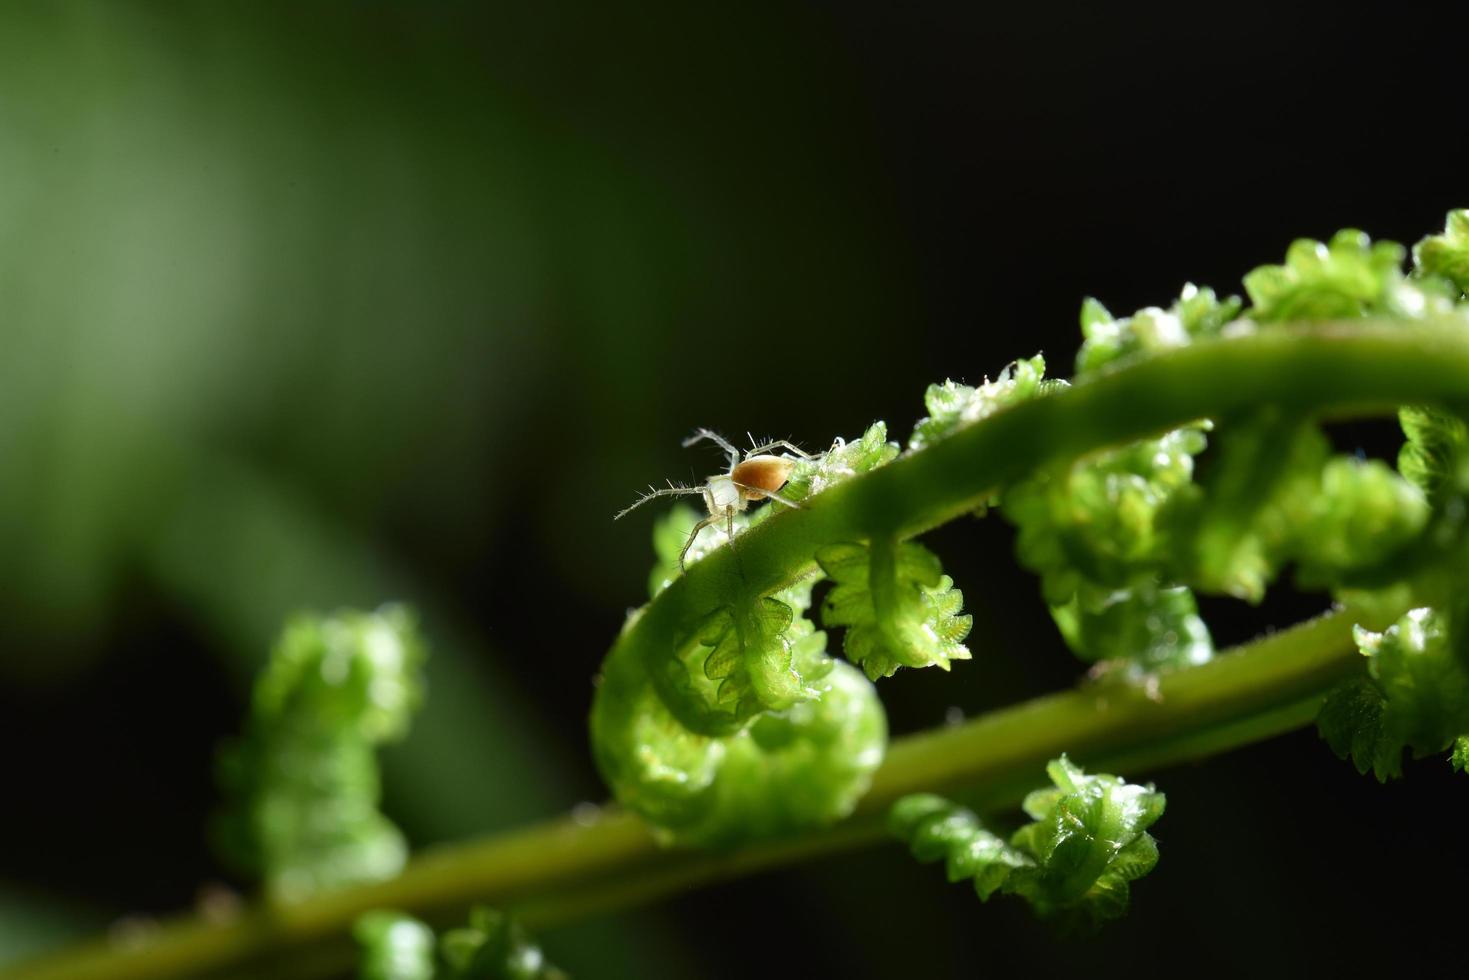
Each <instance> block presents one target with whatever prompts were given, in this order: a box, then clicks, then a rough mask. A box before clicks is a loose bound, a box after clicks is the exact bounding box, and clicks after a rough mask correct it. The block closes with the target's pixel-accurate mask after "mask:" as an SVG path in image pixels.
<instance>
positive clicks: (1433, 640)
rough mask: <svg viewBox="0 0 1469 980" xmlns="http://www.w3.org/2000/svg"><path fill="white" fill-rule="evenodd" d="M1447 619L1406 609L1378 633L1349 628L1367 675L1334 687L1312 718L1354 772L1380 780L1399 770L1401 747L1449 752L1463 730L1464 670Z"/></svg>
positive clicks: (1467, 718) (1468, 724) (1467, 689)
mask: <svg viewBox="0 0 1469 980" xmlns="http://www.w3.org/2000/svg"><path fill="white" fill-rule="evenodd" d="M1452 625H1454V624H1453V621H1452V619H1451V618H1450V617H1446V616H1444V615H1442V614H1439V613H1436V612H1434V611H1433V610H1431V609H1414V610H1413V611H1411V612H1409V613H1408V614H1407V615H1406V616H1404V617H1403V618H1402V619H1400V620H1398V621H1397V622H1396V623H1394V624H1393V625H1392V626H1390V627H1388V628H1387V630H1385V631H1384V632H1381V633H1374V632H1372V631H1370V630H1364V629H1361V628H1360V627H1358V628H1357V630H1356V631H1355V637H1356V641H1357V646H1358V647H1359V648H1360V649H1361V651H1362V655H1363V656H1365V657H1367V659H1368V668H1367V669H1368V677H1367V678H1365V679H1358V680H1355V681H1351V682H1348V683H1346V684H1344V685H1342V686H1341V687H1339V688H1337V690H1336V691H1334V692H1333V693H1332V694H1331V696H1330V697H1328V698H1327V700H1326V703H1325V704H1324V705H1323V706H1322V709H1321V714H1320V716H1319V717H1318V719H1317V723H1318V725H1319V727H1320V730H1321V735H1322V737H1323V738H1325V739H1326V741H1327V743H1328V744H1329V745H1330V746H1331V747H1332V749H1333V750H1334V751H1335V752H1336V753H1337V755H1340V756H1341V757H1342V758H1350V759H1351V760H1352V762H1353V764H1355V765H1356V767H1357V771H1358V772H1361V773H1367V772H1368V771H1371V772H1372V773H1373V774H1375V775H1376V776H1377V778H1378V779H1379V780H1381V781H1384V782H1385V781H1386V780H1388V779H1390V778H1392V777H1394V776H1400V775H1402V767H1403V750H1404V749H1410V750H1412V752H1413V754H1414V756H1415V757H1416V756H1423V755H1428V754H1431V753H1436V752H1444V751H1448V750H1449V749H1451V748H1454V749H1455V751H1456V753H1457V744H1458V739H1459V738H1460V736H1462V735H1464V734H1465V733H1466V732H1469V670H1466V667H1465V664H1464V661H1463V659H1462V655H1461V653H1460V652H1459V651H1458V650H1456V649H1454V646H1453V644H1452V643H1451V642H1450V640H1451V629H1450V627H1451V626H1452Z"/></svg>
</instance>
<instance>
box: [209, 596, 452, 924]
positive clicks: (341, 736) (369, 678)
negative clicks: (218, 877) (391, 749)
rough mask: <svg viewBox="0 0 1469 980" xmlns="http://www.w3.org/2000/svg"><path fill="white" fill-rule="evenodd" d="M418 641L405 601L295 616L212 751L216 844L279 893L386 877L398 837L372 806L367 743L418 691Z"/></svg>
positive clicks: (299, 893)
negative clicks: (234, 726) (244, 715)
mask: <svg viewBox="0 0 1469 980" xmlns="http://www.w3.org/2000/svg"><path fill="white" fill-rule="evenodd" d="M423 660H424V648H423V644H422V642H421V640H420V639H419V637H418V633H417V630H416V627H415V623H414V620H413V616H412V615H411V614H410V613H409V612H408V611H407V610H406V609H404V608H402V607H385V608H384V609H382V610H380V611H378V612H376V613H360V612H342V613H338V614H336V615H334V616H327V617H321V616H301V617H297V618H296V619H293V620H292V621H291V622H290V623H289V624H288V625H287V626H286V629H285V631H284V633H283V634H282V635H281V638H280V640H279V642H278V643H277V644H276V647H275V649H274V650H273V651H272V653H271V658H270V662H269V664H268V665H267V667H266V669H265V671H264V673H263V674H262V675H261V677H260V679H259V680H258V681H257V682H256V686H255V694H254V699H253V701H252V705H251V714H250V718H249V720H248V722H247V725H246V731H245V736H244V738H243V739H242V740H240V741H239V742H236V743H232V744H228V745H226V746H224V747H223V748H222V749H221V752H220V755H219V773H220V780H221V783H222V784H223V788H224V791H225V795H226V798H227V803H228V809H227V811H226V812H225V813H224V814H223V815H222V816H221V819H220V822H219V832H220V835H221V838H222V843H223V845H224V847H225V849H226V852H227V853H228V854H229V856H230V857H232V858H233V860H234V861H235V862H236V863H237V864H239V865H240V866H241V867H242V868H243V869H244V870H247V871H250V872H254V873H256V874H259V875H260V876H261V877H263V878H264V881H265V886H266V890H267V892H268V893H269V894H270V895H271V896H272V897H273V898H275V899H277V900H283V901H294V900H298V899H302V898H305V897H307V896H309V895H312V894H315V893H317V892H320V891H324V890H328V889H332V888H338V887H342V886H344V885H348V884H352V883H357V882H366V881H378V880H381V879H384V878H390V877H392V876H393V875H395V874H397V873H398V871H399V870H401V868H402V866H403V863H404V861H405V859H406V855H407V848H406V845H405V843H404V841H403V837H402V835H401V834H400V833H399V832H398V829H397V828H396V827H394V826H393V825H392V823H390V822H389V821H388V819H387V818H386V817H384V816H383V815H382V814H381V813H379V812H378V809H377V806H378V800H379V796H380V793H381V790H380V785H379V775H378V768H377V759H376V755H375V750H376V747H377V746H378V745H380V744H383V743H385V742H390V741H394V740H397V739H400V738H402V737H403V736H404V735H405V734H406V733H407V730H408V723H409V720H410V718H411V716H412V713H413V711H414V710H415V709H416V708H417V707H418V705H419V704H420V702H421V701H422V697H423V682H422V668H423Z"/></svg>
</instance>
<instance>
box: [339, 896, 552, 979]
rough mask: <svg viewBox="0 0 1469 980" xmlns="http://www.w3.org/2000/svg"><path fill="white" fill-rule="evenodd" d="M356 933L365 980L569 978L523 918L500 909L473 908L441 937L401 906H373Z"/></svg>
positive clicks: (361, 977) (354, 933) (359, 959)
mask: <svg viewBox="0 0 1469 980" xmlns="http://www.w3.org/2000/svg"><path fill="white" fill-rule="evenodd" d="M352 934H353V936H354V937H355V938H356V940H357V945H358V951H359V954H358V967H357V969H358V973H357V976H358V977H359V978H360V980H566V974H565V973H563V972H562V971H561V970H559V969H557V968H556V967H555V966H553V965H552V964H551V963H549V962H547V960H546V956H545V954H544V953H542V952H541V949H540V947H539V946H537V945H536V943H535V941H534V940H532V939H531V937H530V935H529V934H528V933H526V931H525V929H524V928H523V927H522V926H521V925H520V923H519V922H517V921H516V920H515V919H514V918H513V917H512V916H509V915H507V914H505V913H504V912H500V911H498V910H496V909H491V908H483V907H480V908H475V909H473V910H471V911H470V913H469V925H468V926H467V927H465V928H460V929H451V930H449V931H448V932H445V933H444V934H443V935H442V936H440V937H439V938H438V940H437V942H436V941H435V938H434V933H433V930H432V929H430V928H429V927H428V926H426V925H424V924H423V923H422V922H419V921H418V920H417V919H414V918H412V917H410V916H407V915H404V914H402V913H400V912H389V911H373V912H368V913H367V914H365V915H363V916H362V917H361V918H359V919H358V920H357V925H356V926H355V927H354V929H353V930H352ZM436 950H437V955H435V951H436Z"/></svg>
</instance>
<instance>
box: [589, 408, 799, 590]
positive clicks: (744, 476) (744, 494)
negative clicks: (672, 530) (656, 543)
mask: <svg viewBox="0 0 1469 980" xmlns="http://www.w3.org/2000/svg"><path fill="white" fill-rule="evenodd" d="M701 439H708V440H709V441H711V442H713V443H715V444H716V445H718V446H719V447H720V448H721V449H723V450H724V451H725V452H726V453H728V454H729V471H728V472H726V473H719V474H716V475H714V476H711V477H709V479H708V481H707V482H706V483H705V484H704V485H703V486H702V487H685V486H680V485H678V484H675V483H671V482H670V483H669V484H668V486H667V487H664V488H662V489H656V490H655V489H654V488H652V487H649V488H648V492H647V493H645V494H643V495H642V496H641V497H639V498H638V499H637V500H636V501H634V502H633V504H632V506H630V507H627V508H625V509H624V510H622V511H620V512H618V513H617V514H616V515H614V516H613V518H612V519H613V520H614V521H615V520H618V519H619V518H621V517H623V516H624V515H626V514H629V513H631V512H632V511H634V510H637V509H638V508H639V507H641V506H642V505H643V504H646V503H647V502H648V501H650V500H653V499H655V498H657V497H682V496H690V495H695V494H697V495H699V496H702V497H703V498H704V506H705V508H706V509H707V510H708V511H709V516H708V517H705V518H704V519H703V520H701V521H699V523H697V524H695V525H694V527H693V529H692V530H691V531H689V539H688V541H686V542H685V543H684V546H683V550H682V551H680V552H679V553H678V567H679V568H683V567H684V558H685V557H686V556H687V555H688V553H689V549H690V548H692V547H693V546H694V541H695V539H697V538H698V536H699V532H700V531H702V530H704V528H706V527H708V526H709V525H711V524H715V523H718V522H719V521H721V520H722V521H724V522H725V530H726V532H727V533H728V535H729V537H730V539H731V540H733V538H734V516H735V515H736V514H743V513H744V512H745V510H746V508H748V507H749V506H750V502H751V501H758V500H774V501H777V502H779V503H780V504H782V505H783V506H786V507H790V508H793V509H795V510H800V505H799V504H796V503H793V502H792V501H789V500H786V499H784V498H782V497H778V496H776V493H777V491H779V490H780V488H781V487H783V486H785V484H786V480H788V479H790V475H791V470H792V469H794V468H795V465H796V463H797V462H800V461H801V460H810V459H814V458H815V457H813V456H812V455H811V454H810V453H808V452H806V451H805V450H803V449H801V448H800V447H799V446H797V445H795V444H794V443H791V442H788V441H787V440H785V439H776V440H773V441H771V442H767V443H765V444H763V445H759V446H753V448H751V449H748V450H745V451H744V452H743V453H742V452H741V451H740V450H739V449H736V448H735V447H734V445H733V444H731V443H730V442H729V441H728V440H727V439H725V438H724V437H723V436H721V435H720V434H719V433H717V432H711V431H710V430H708V429H699V430H698V431H696V432H695V433H694V434H693V435H692V436H689V438H687V439H685V440H684V441H683V446H684V448H688V447H689V446H692V445H693V444H694V443H696V442H699V441H700V440H701ZM754 441H755V440H754V439H753V438H751V440H750V442H751V443H752V444H753V443H754ZM774 449H783V450H785V452H783V453H782V454H781V455H779V456H773V455H770V452H771V450H774ZM792 454H794V456H792Z"/></svg>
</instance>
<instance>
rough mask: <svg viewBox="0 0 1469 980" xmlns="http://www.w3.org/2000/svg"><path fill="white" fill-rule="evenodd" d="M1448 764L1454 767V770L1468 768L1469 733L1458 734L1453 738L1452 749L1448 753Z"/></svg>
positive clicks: (1462, 770)
mask: <svg viewBox="0 0 1469 980" xmlns="http://www.w3.org/2000/svg"><path fill="white" fill-rule="evenodd" d="M1449 765H1451V766H1453V767H1454V771H1455V772H1464V771H1465V770H1466V769H1469V735H1460V736H1459V737H1458V738H1456V739H1454V751H1453V752H1452V753H1451V754H1450V755H1449Z"/></svg>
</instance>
